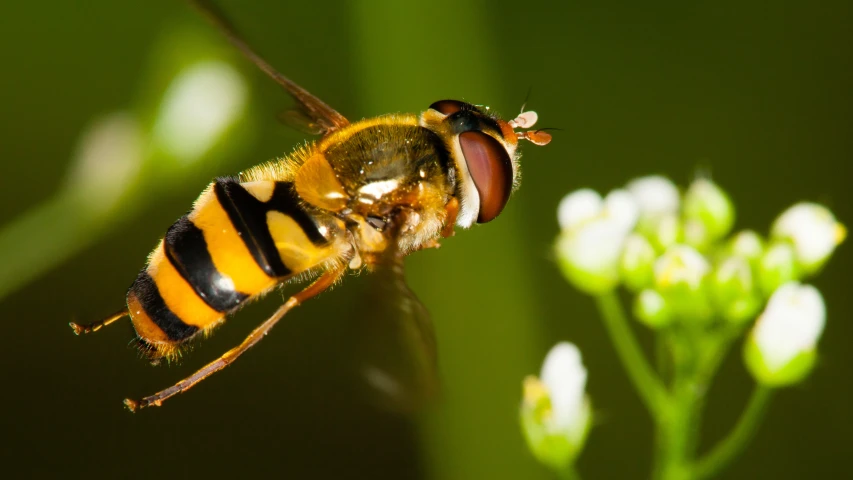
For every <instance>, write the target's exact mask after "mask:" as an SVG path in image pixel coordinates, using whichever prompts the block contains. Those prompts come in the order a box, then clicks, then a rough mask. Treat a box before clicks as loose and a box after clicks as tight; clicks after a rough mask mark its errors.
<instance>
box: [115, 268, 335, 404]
mask: <svg viewBox="0 0 853 480" xmlns="http://www.w3.org/2000/svg"><path fill="white" fill-rule="evenodd" d="M344 271H345V268H338V269H335V270H331V271H328V272H326V273H324V274H323V275H322V276H320V278H318V279H317V280H315V281H314V282H313V283H312V284H311V285H309V286H308V287H306V288H305V289H304V290H302V291H301V292H299V293H297V294H295V295H293V296H292V297H290V298H289V299H287V301H286V302H284V305H282V306H281V307H279V308H278V310H276V311H275V313H274V314H273V315H272V316H271V317H270V318H268V319H267V320H266V321H265V322H264V323H262V324H261V325H260V326H258V327H257V328H255V329H254V330H252V333H250V334H249V336H248V337H246V339H245V340H243V343H241V344H240V345H238V346H236V347H234V348H232V349H231V350H228V351H227V352H225V354H224V355H222V356H221V357H219V358H217V359H216V360H214V361H212V362H210V363H208V364H207V365H205V366H204V367H202V368H201V369H199V370H198V371H197V372H195V373H194V374H192V375H190V376H189V377H187V378H185V379H183V380H181V381H180V382H178V383H176V384H174V385H172V386H171V387H169V388H167V389H165V390H161V391H159V392H157V393H155V394H154V395H151V396H148V397H145V398H143V399H142V400H132V399H130V398H126V399H125V400H124V404H125V405H126V406H127V408H128V409H129V410H130V411H131V412H135V411H137V410H138V409H140V408H145V407H150V406H152V405H154V406H157V407H159V406H161V405H162V404H163V402H164V401H166V400H167V399H169V398H171V397H173V396H175V395H177V394H179V393H183V392H185V391H187V390H189V389H190V388H192V387H194V386H195V385H196V384H197V383H199V382H201V381H202V380H204V379H205V378H207V377H209V376H211V375H213V374H214V373H216V372H218V371H220V370H222V369H223V368H225V367H227V366H228V365H230V364H231V363H232V362H234V360H236V359H237V358H238V357H239V356H240V355H242V354H243V353H245V352H246V350H248V349H250V348H252V347H253V346H254V345H255V344H256V343H258V342H259V341H261V339H262V338H264V336H266V334H267V333H269V331H270V330H271V329H272V327H273V326H275V324H276V323H278V321H279V320H281V318H282V317H284V315H285V314H286V313H287V312H289V311H290V310H291V309H293V307H296V306H297V305H299V304H301V303H302V302H304V301H305V300H308V299H309V298H312V297H315V296H317V295H319V294H320V293H322V292H323V291H325V290H326V289H328V288H329V287H331V286H332V285H334V283H335V282H336V281H337V280H338V279H339V278H340V277H341V275H342V274H343V273H344Z"/></svg>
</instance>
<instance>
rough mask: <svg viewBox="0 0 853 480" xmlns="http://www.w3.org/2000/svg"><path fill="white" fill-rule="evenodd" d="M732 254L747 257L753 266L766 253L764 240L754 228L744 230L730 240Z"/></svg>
mask: <svg viewBox="0 0 853 480" xmlns="http://www.w3.org/2000/svg"><path fill="white" fill-rule="evenodd" d="M729 250H730V252H731V254H732V255H736V256H738V257H741V258H745V259H746V260H748V261H749V262H750V264H752V265H753V266H754V265H756V264H757V262H758V260H759V259H760V258H761V256H762V255H763V254H764V241H763V240H761V236H759V235H758V234H757V233H755V232H754V231H752V230H742V231H740V232H738V233H736V234H735V235H734V236H733V237H732V239H731V241H730V242H729Z"/></svg>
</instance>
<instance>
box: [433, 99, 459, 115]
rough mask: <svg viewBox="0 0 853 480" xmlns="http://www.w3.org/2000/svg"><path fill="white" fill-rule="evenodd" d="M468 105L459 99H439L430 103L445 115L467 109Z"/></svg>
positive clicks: (434, 108)
mask: <svg viewBox="0 0 853 480" xmlns="http://www.w3.org/2000/svg"><path fill="white" fill-rule="evenodd" d="M467 105H468V104H467V103H465V102H460V101H459V100H439V101H437V102H435V103H433V104H432V105H430V106H429V108H431V109H433V110H436V111H438V112H441V113H442V114H444V115H453V114H454V113H456V112H458V111H459V110H463V109H467V108H466V106H467Z"/></svg>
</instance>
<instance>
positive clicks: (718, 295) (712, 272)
mask: <svg viewBox="0 0 853 480" xmlns="http://www.w3.org/2000/svg"><path fill="white" fill-rule="evenodd" d="M557 217H558V220H559V223H560V227H561V234H560V237H559V239H558V240H557V247H556V250H557V257H558V259H559V265H560V267H561V269H562V271H563V272H564V274H565V276H566V278H568V279H569V281H571V282H572V284H573V285H574V286H575V287H577V288H578V289H580V290H582V291H584V292H587V293H589V294H592V295H598V294H602V293H605V292H608V291H611V290H613V289H614V288H616V287H617V286H618V285H620V284H623V285H624V286H625V287H626V288H628V289H629V290H631V291H633V292H634V293H636V296H635V299H634V313H635V316H636V317H637V319H638V320H639V321H641V322H643V323H645V324H646V325H647V326H649V327H651V328H653V329H661V328H665V327H668V326H670V325H672V324H673V323H674V322H680V323H682V324H686V325H691V326H692V327H695V328H706V329H711V328H715V329H718V328H719V327H721V326H723V327H725V326H730V327H733V328H738V327H742V326H745V325H747V324H748V322H749V321H751V320H753V319H754V318H755V317H756V316H757V315H758V314H759V312H760V311H761V309H762V307H763V306H764V305H765V303H767V308H766V310H765V311H764V313H763V314H761V316H760V320H759V322H758V323H757V324H756V327H755V329H754V331H753V332H752V334H751V335H750V339H751V341H750V342H749V343H748V346H747V352H746V354H747V364H748V365H749V366H750V369H751V371H752V372H753V374H754V375H755V376H756V378H758V379H759V380H760V381H763V382H767V383H769V384H778V383H780V382H781V383H790V382H793V381H796V380H798V379H799V378H801V377H802V375H791V373H790V371H788V370H785V369H786V367H787V366H788V364H789V363H790V362H791V361H793V360H795V359H800V358H801V357H800V356H799V355H800V354H803V353H805V352H811V351H813V349H814V345H815V342H816V341H817V338H818V337H819V336H820V333H821V331H822V326H823V322H824V308H823V301H822V299H821V296H820V293H819V292H818V291H817V290H816V289H814V287H810V286H801V285H799V284H798V283H797V282H799V281H801V280H803V279H804V278H806V277H808V276H809V275H813V274H814V273H816V272H817V271H818V270H819V269H820V268H821V267H822V266H823V265H824V263H826V261H827V259H828V258H829V257H830V256H831V255H832V252H833V251H834V249H835V247H836V246H838V245H839V244H840V243H841V242H842V241H843V240H844V237H845V235H846V230H845V228H844V226H843V225H841V224H840V223H838V222H837V221H836V220H835V217H834V216H833V215H832V212H830V211H829V210H828V209H827V208H825V207H823V206H821V205H817V204H813V203H798V204H796V205H794V206H792V207H790V208H789V209H787V210H786V211H785V212H783V213H782V214H781V215H780V216H779V217H778V218H777V220H776V221H775V222H774V223H773V226H772V228H771V231H770V234H769V235H768V236H767V237H762V236H761V235H759V234H758V233H756V232H755V231H752V230H743V231H739V232H736V233H734V234H733V235H730V233H731V230H732V227H733V226H734V220H735V209H734V205H733V204H732V201H731V199H730V198H729V196H728V195H727V194H726V192H724V191H723V190H722V189H721V188H720V187H719V186H717V185H716V184H715V183H713V182H712V181H710V180H708V179H704V178H701V179H698V180H695V181H694V182H693V183H692V184H691V185H690V186H689V187H688V188H687V190H686V191H685V192H684V194H683V195H682V194H680V193H679V190H678V188H677V187H676V186H675V185H674V184H673V183H672V182H671V181H669V180H668V179H666V178H664V177H660V176H650V177H643V178H639V179H636V180H633V181H631V182H629V183H628V184H627V185H626V186H625V188H624V189H617V190H614V191H612V192H610V193H609V194H607V195H606V196H605V197H603V198H602V197H601V196H600V195H599V194H598V193H597V192H595V191H593V190H589V189H583V190H578V191H576V192H573V193H570V194H569V195H567V196H566V197H565V198H564V199H563V200H562V201H561V202H560V205H559V208H558V213H557ZM768 299H769V303H768ZM790 337H796V338H790ZM800 362H805V363H803V365H807V364H808V365H810V363H809V362H807V361H805V360H800ZM783 370H784V371H785V372H786V375H781V374H780V373H779V372H782V371H783ZM799 370H802V372H801V373H802V374H804V373H806V372H807V370H808V368H805V367H801V368H800V369H799Z"/></svg>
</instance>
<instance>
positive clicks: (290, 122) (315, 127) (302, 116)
mask: <svg viewBox="0 0 853 480" xmlns="http://www.w3.org/2000/svg"><path fill="white" fill-rule="evenodd" d="M276 118H278V121H280V122H281V123H283V124H285V125H287V126H288V127H291V128H293V129H296V130H299V131H300V132H302V133H307V134H309V135H323V134H324V133H326V132H328V129H327V128H325V127H324V126H322V125H320V124H318V123H317V121H316V120H315V119H313V118H311V117H310V116H308V114H306V113H305V112H304V111H303V110H302V109H299V108H294V109H290V110H284V111H282V112H280V113H279V114H278V115H276Z"/></svg>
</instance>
